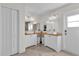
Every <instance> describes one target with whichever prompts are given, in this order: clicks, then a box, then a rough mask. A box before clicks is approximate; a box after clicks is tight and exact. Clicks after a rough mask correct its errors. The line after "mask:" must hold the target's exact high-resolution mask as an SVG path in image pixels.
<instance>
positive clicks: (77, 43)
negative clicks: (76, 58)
mask: <svg viewBox="0 0 79 59" xmlns="http://www.w3.org/2000/svg"><path fill="white" fill-rule="evenodd" d="M78 11H79V10H76V11H73V12H71V13H68V14H66V15H65V22H64V23H65V30H67V31H66V32H65V40H64V46H65V47H64V50H66V51H68V52H71V53H73V54H76V55H79V27H73V26H72V27H68V26H67V25H68V22H67V17H68V16H72V15H76V13H77V14H78V13H79V12H78Z"/></svg>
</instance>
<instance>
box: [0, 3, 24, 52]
mask: <svg viewBox="0 0 79 59" xmlns="http://www.w3.org/2000/svg"><path fill="white" fill-rule="evenodd" d="M1 6H5V7H8V8H12V9H16V10H19V33H18V34H19V52H20V53H22V52H24V51H25V48H24V32H25V31H24V30H25V29H24V27H25V26H24V24H25V23H24V16H25V8H24V6H23V5H22V4H1Z"/></svg>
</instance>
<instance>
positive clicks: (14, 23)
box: [12, 10, 18, 54]
mask: <svg viewBox="0 0 79 59" xmlns="http://www.w3.org/2000/svg"><path fill="white" fill-rule="evenodd" d="M17 43H18V41H17V11H16V10H12V54H15V53H17Z"/></svg>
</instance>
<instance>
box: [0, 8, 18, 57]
mask: <svg viewBox="0 0 79 59" xmlns="http://www.w3.org/2000/svg"><path fill="white" fill-rule="evenodd" d="M1 11H2V23H3V24H2V25H3V26H2V29H3V31H2V32H3V33H2V36H3V37H2V55H3V56H8V55H12V54H15V53H17V12H16V11H15V10H13V9H10V8H6V7H2V9H1Z"/></svg>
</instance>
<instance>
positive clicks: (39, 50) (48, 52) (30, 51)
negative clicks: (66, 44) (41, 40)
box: [15, 45, 70, 56]
mask: <svg viewBox="0 0 79 59" xmlns="http://www.w3.org/2000/svg"><path fill="white" fill-rule="evenodd" d="M15 56H70V55H69V54H67V53H65V52H63V51H61V52H59V53H57V52H56V51H55V50H53V49H50V48H48V47H45V46H43V45H38V46H32V47H29V48H26V51H25V52H24V53H21V54H16V55H15Z"/></svg>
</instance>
